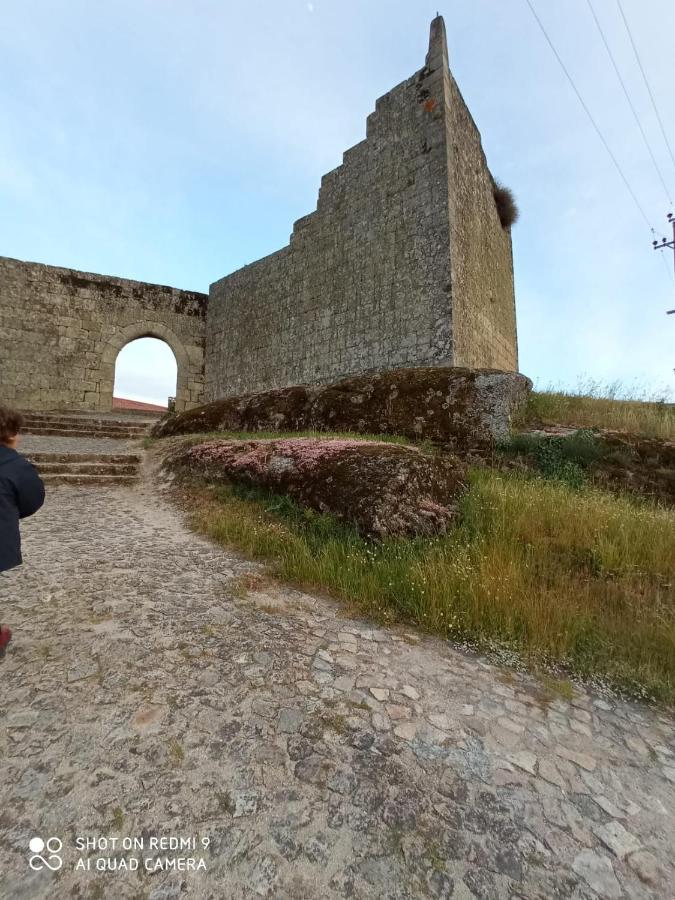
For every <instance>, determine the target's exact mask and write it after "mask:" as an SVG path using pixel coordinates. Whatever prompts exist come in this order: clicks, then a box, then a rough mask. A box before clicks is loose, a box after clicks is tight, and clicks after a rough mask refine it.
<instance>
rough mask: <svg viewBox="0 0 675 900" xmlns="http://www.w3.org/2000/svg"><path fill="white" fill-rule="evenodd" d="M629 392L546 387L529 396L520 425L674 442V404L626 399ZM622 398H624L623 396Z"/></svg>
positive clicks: (595, 386) (613, 387) (591, 386)
mask: <svg viewBox="0 0 675 900" xmlns="http://www.w3.org/2000/svg"><path fill="white" fill-rule="evenodd" d="M630 393H631V390H629V389H627V388H625V387H623V386H622V385H620V384H610V385H603V384H600V383H598V382H593V381H587V382H584V383H582V384H580V385H579V387H578V388H577V390H576V391H572V392H567V391H561V390H555V389H552V388H549V389H548V390H545V391H535V392H533V393H532V394H531V396H530V399H529V401H528V404H527V407H526V408H525V409H524V410H523V412H522V413H521V417H520V419H521V421H520V424H522V425H527V424H532V423H535V422H542V423H543V424H546V425H569V426H575V427H580V428H607V429H611V430H616V431H627V432H631V433H632V434H637V435H643V436H645V437H654V438H660V439H662V440H675V404H673V403H668V402H666V400H665V399H654V398H648V397H647V396H646V395H644V394H642V396H640V397H638V396H636V395H637V394H639V391H637V390H635V389H633V390H632V393H633V395H634V396H632V397H630V396H628V397H626V396H625V395H627V394H628V395H629V394H630ZM622 395H623V396H622Z"/></svg>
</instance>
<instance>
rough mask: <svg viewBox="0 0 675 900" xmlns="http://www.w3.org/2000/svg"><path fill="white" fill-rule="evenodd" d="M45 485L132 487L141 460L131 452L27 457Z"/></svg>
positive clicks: (50, 454) (38, 454) (34, 454)
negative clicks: (121, 485) (123, 485)
mask: <svg viewBox="0 0 675 900" xmlns="http://www.w3.org/2000/svg"><path fill="white" fill-rule="evenodd" d="M27 455H28V458H29V459H30V461H31V462H32V463H34V464H35V466H36V467H37V470H38V472H39V473H40V477H41V478H42V480H43V481H44V483H45V484H85V485H86V484H110V485H120V484H133V483H134V481H136V479H137V478H138V467H139V465H140V462H141V457H140V456H139V455H137V454H133V453H117V454H110V453H47V452H37V453H30V454H27Z"/></svg>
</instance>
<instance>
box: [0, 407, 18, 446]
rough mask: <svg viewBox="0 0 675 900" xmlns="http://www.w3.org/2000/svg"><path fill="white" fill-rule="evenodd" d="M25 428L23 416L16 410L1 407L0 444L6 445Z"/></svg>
mask: <svg viewBox="0 0 675 900" xmlns="http://www.w3.org/2000/svg"><path fill="white" fill-rule="evenodd" d="M22 428H23V416H22V415H21V413H20V412H17V410H15V409H10V408H9V407H8V406H0V444H6V443H7V441H9V440H11V439H12V438H13V437H15V435H17V434H18V433H19V432H20V431H21V429H22Z"/></svg>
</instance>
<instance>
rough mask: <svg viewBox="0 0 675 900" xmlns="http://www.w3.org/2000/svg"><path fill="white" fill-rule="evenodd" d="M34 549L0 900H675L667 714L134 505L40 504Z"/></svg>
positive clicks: (139, 491)
mask: <svg viewBox="0 0 675 900" xmlns="http://www.w3.org/2000/svg"><path fill="white" fill-rule="evenodd" d="M24 533H25V539H24V544H25V558H26V565H25V566H24V567H23V568H22V569H21V570H17V571H15V572H14V573H12V575H11V577H10V578H2V579H0V591H2V595H1V600H0V602H1V603H2V619H3V621H8V622H10V623H11V624H12V626H13V627H14V629H15V641H14V644H13V646H12V648H11V650H10V651H9V652H8V653H7V656H6V658H5V660H4V662H3V663H2V664H0V678H1V679H2V694H1V696H0V769H1V776H2V780H1V783H2V806H1V807H0V896H1V897H3V898H12V900H16V898H23V897H29V898H41V897H45V898H46V897H49V898H70V897H75V898H101V897H115V898H150V900H170V898H179V897H183V896H185V897H194V898H214V900H216V898H217V900H222V898H245V897H246V898H249V897H250V898H256V897H273V898H311V900H314V898H317V900H324V898H334V897H335V898H339V897H355V898H370V897H378V898H387V900H390V898H391V900H395V898H401V900H402V898H417V897H453V898H465V900H466V898H472V897H476V898H481V900H490V898H513V900H516V898H521V900H522V898H527V900H529V898H541V900H552V898H561V900H562V898H577V900H584V898H594V897H603V898H621V897H627V898H628V897H630V898H647V897H658V898H669V897H673V896H675V893H674V888H673V886H674V885H675V867H674V861H673V848H674V847H675V754H674V746H673V744H674V733H675V731H674V723H673V720H672V718H670V717H668V716H667V715H665V714H663V713H660V712H658V711H656V710H653V709H650V708H647V707H641V706H639V705H633V704H629V703H625V702H621V701H615V700H607V699H606V698H605V699H603V698H600V697H594V696H592V695H588V694H585V693H581V692H580V693H578V695H577V696H576V697H575V699H573V700H572V702H567V701H565V700H563V699H560V698H557V699H554V700H553V701H552V702H551V701H550V699H549V698H547V697H546V696H544V695H543V693H542V690H541V688H540V687H538V686H537V684H536V682H534V681H533V680H531V679H529V678H528V677H526V676H523V675H521V674H518V673H513V672H509V671H507V670H502V669H500V668H498V667H496V666H493V665H491V664H488V663H487V662H485V661H483V660H481V659H480V658H477V657H473V656H470V655H467V654H464V653H460V652H458V651H456V650H454V649H452V648H451V647H449V646H448V645H446V644H444V643H442V642H440V641H436V640H431V639H423V640H421V641H420V640H418V638H417V637H416V636H415V635H408V634H406V633H403V632H387V631H383V630H379V629H378V628H374V627H372V625H371V624H369V623H367V622H363V621H359V620H354V619H350V618H346V617H345V616H344V615H342V614H341V611H340V609H339V607H338V606H336V605H334V604H332V603H330V602H328V601H326V600H321V599H316V598H312V597H310V596H307V595H306V594H301V593H299V592H295V591H293V590H290V589H287V588H284V587H279V586H274V585H269V584H267V583H266V582H265V581H264V580H261V579H260V578H258V579H257V580H256V574H255V573H256V572H258V571H259V570H258V569H257V567H256V566H255V565H254V564H251V563H247V562H245V561H242V560H240V559H238V558H237V557H236V556H235V555H233V554H230V553H227V552H224V551H223V550H221V549H220V548H218V547H216V546H214V545H212V544H210V543H209V542H208V541H206V540H203V539H202V538H200V537H198V536H195V535H194V534H192V533H190V532H189V531H188V530H187V529H186V528H185V527H184V525H183V523H182V520H181V517H180V514H179V513H178V512H177V511H175V510H174V509H173V508H172V507H171V506H170V505H169V504H168V503H167V502H166V501H165V500H163V499H161V498H160V497H159V496H158V495H157V493H156V492H154V491H153V490H152V489H151V487H150V486H149V485H147V484H145V485H141V486H139V487H134V488H116V489H114V488H113V489H111V488H106V487H104V488H87V489H81V488H71V487H64V488H54V489H53V490H52V491H51V492H50V494H49V497H48V501H47V504H46V506H45V508H44V509H43V510H42V511H41V512H40V513H39V514H38V515H37V516H35V517H34V518H33V519H31V520H30V521H28V522H27V523H26V525H25V529H24ZM242 581H246V582H247V583H248V585H249V589H248V590H245V589H244V588H243V587H242ZM160 835H161V836H165V837H170V836H174V837H184V838H191V837H195V838H196V839H197V849H196V850H186V849H184V850H159V849H154V848H153V846H152V844H151V840H152V838H154V837H157V836H160ZM87 836H88V837H107V838H108V839H111V838H116V839H117V840H118V841H119V842H120V844H121V842H122V840H123V838H130V839H132V840H133V839H137V843H140V842H141V841H143V844H144V847H143V849H140V848H137V849H131V850H126V849H123V848H122V847H121V846H120V844H118V846H117V847H116V848H115V849H114V850H111V849H110V848H109V849H108V850H107V851H102V850H99V849H96V850H93V849H91V850H80V849H78V847H77V839H78V838H85V837H87ZM34 837H41V838H42V839H43V840H47V838H51V837H58V839H59V840H60V841H62V842H63V847H62V849H61V851H60V854H59V855H60V857H61V859H62V861H63V865H62V867H61V868H60V869H57V870H55V871H51V870H50V869H48V868H42V869H41V870H38V871H34V870H33V869H31V868H30V866H29V858H32V859H33V865H34V866H41V865H42V861H41V860H40V858H39V857H40V856H41V857H42V858H43V859H45V860H47V861H48V862H50V864H53V865H54V866H56V865H57V862H56V861H55V860H54V858H53V857H50V852H51V850H52V849H54V848H55V847H56V846H57V845H55V844H54V843H53V842H52V844H50V845H49V849H45V850H44V851H42V852H41V853H39V854H38V855H37V857H36V856H33V854H32V852H31V851H30V850H29V841H30V840H31V838H34ZM202 839H204V841H205V842H206V841H207V840H208V842H209V846H208V848H206V849H203V847H202V843H201V841H202ZM200 847H202V849H200ZM202 857H203V860H204V865H205V867H206V868H205V870H204V869H203V868H202V867H201V866H200V864H199V859H200V858H202ZM185 858H194V859H196V860H197V862H196V863H194V864H191V863H189V862H182V863H181V862H177V860H179V859H183V860H184V859H185ZM97 859H102V860H103V863H104V864H105V861H106V859H110V860H115V859H117V860H118V861H119V860H124V861H125V862H126V863H127V867H128V868H127V869H122V870H120V871H117V872H113V871H107V872H97V871H96V865H97V863H96V860H97ZM79 860H82V862H79ZM134 860H137V861H139V866H138V869H137V870H135V869H134V868H133V866H134V862H133V861H134ZM146 860H149V861H150V863H149V868H148V863H146ZM78 864H79V866H80V868H78ZM87 864H89V865H90V866H91V869H90V870H89V871H87V870H86V868H84V867H85V866H86V865H87ZM98 864H99V865H101V863H98ZM193 865H194V867H195V868H194V870H193V868H192V866H193ZM197 867H198V868H197Z"/></svg>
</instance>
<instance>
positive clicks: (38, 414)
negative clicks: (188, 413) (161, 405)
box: [22, 410, 160, 427]
mask: <svg viewBox="0 0 675 900" xmlns="http://www.w3.org/2000/svg"><path fill="white" fill-rule="evenodd" d="M22 415H23V417H24V418H25V419H33V420H39V421H41V422H42V421H45V420H49V421H53V420H55V419H58V420H59V421H62V420H64V419H66V420H68V421H77V422H103V423H109V422H113V423H115V424H117V425H130V426H131V427H136V426H138V427H140V426H143V425H146V424H149V423H151V422H155V421H157V419H158V418H160V417H159V416H137V415H134V416H124V415H117V414H116V413H110V414H98V413H86V412H68V411H67V410H64V411H59V410H51V411H50V410H43V411H35V410H24V411H23V412H22Z"/></svg>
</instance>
